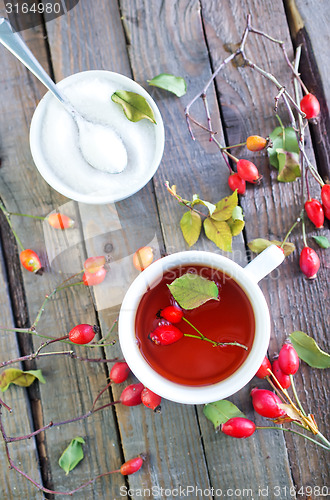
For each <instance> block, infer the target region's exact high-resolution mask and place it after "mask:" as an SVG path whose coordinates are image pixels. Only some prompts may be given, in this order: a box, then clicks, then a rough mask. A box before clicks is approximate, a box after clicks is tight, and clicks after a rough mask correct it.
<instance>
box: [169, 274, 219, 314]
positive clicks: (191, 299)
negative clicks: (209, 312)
mask: <svg viewBox="0 0 330 500" xmlns="http://www.w3.org/2000/svg"><path fill="white" fill-rule="evenodd" d="M167 286H168V288H169V289H170V292H171V294H172V295H173V297H174V299H175V300H176V301H177V302H178V304H179V305H180V306H181V307H182V308H183V309H195V308H196V307H199V306H201V305H202V304H204V303H205V302H207V301H208V300H211V299H217V298H218V294H219V290H218V287H217V285H216V284H215V283H214V281H211V280H208V279H207V278H203V277H202V276H199V275H198V274H193V273H186V274H183V275H182V276H180V278H176V279H175V280H174V281H172V283H171V284H170V285H167Z"/></svg>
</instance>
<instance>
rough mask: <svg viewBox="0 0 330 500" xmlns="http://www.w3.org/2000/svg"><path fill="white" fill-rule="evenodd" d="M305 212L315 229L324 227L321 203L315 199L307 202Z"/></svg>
mask: <svg viewBox="0 0 330 500" xmlns="http://www.w3.org/2000/svg"><path fill="white" fill-rule="evenodd" d="M305 212H306V214H307V217H308V218H309V220H311V221H312V222H313V224H314V225H315V227H317V228H320V227H323V223H324V212H323V208H322V205H321V203H320V202H319V201H318V200H315V199H314V198H310V199H309V200H307V201H306V202H305Z"/></svg>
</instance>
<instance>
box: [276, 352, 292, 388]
mask: <svg viewBox="0 0 330 500" xmlns="http://www.w3.org/2000/svg"><path fill="white" fill-rule="evenodd" d="M272 372H273V373H274V375H275V377H276V378H277V380H278V382H279V384H280V385H281V387H282V388H283V389H287V388H288V387H290V385H291V380H290V376H289V375H287V374H286V373H284V372H283V371H282V370H281V367H280V365H279V362H278V359H274V361H273V366H272ZM274 384H275V385H276V387H279V388H280V386H279V385H278V384H277V383H276V380H274Z"/></svg>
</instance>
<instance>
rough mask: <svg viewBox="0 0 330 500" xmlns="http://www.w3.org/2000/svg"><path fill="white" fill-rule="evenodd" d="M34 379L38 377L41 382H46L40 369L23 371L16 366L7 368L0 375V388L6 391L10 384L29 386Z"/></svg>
mask: <svg viewBox="0 0 330 500" xmlns="http://www.w3.org/2000/svg"><path fill="white" fill-rule="evenodd" d="M35 379H38V380H39V381H40V382H42V383H43V384H45V383H46V381H45V379H44V377H43V375H42V373H41V370H29V371H26V372H23V370H19V369H18V368H7V370H4V371H3V372H2V373H1V375H0V390H1V391H2V392H4V391H6V390H7V389H8V387H9V386H10V384H15V385H18V386H20V387H29V386H30V385H31V384H32V383H33V382H34V381H35Z"/></svg>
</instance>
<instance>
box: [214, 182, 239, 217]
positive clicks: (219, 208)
mask: <svg viewBox="0 0 330 500" xmlns="http://www.w3.org/2000/svg"><path fill="white" fill-rule="evenodd" d="M237 203H238V197H237V190H235V191H234V192H233V194H231V195H230V196H226V197H225V198H223V199H222V200H220V201H218V203H217V204H216V209H215V211H214V212H213V214H212V219H214V220H216V221H226V220H228V219H230V217H231V215H232V213H233V210H234V208H235V207H236V206H237Z"/></svg>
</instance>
